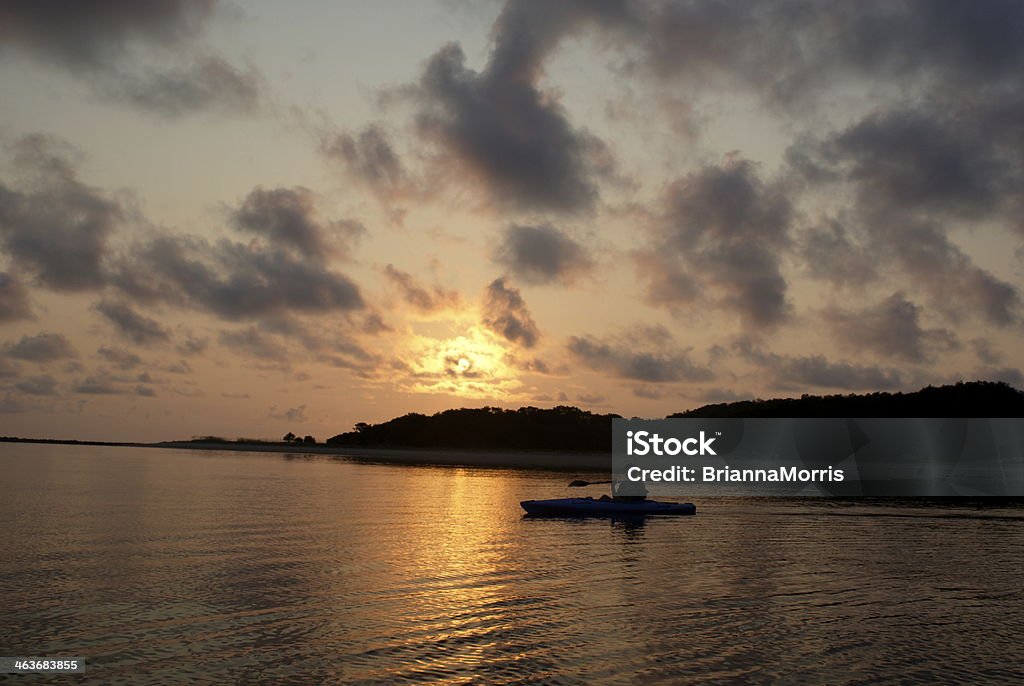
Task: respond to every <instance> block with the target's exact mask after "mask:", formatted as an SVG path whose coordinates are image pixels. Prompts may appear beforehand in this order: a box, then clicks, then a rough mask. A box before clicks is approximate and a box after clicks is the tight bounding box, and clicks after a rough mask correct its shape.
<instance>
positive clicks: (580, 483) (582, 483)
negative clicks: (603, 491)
mask: <svg viewBox="0 0 1024 686" xmlns="http://www.w3.org/2000/svg"><path fill="white" fill-rule="evenodd" d="M610 483H611V481H584V480H583V479H576V480H575V481H573V482H572V483H571V484H569V488H579V487H580V486H593V485H594V484H610Z"/></svg>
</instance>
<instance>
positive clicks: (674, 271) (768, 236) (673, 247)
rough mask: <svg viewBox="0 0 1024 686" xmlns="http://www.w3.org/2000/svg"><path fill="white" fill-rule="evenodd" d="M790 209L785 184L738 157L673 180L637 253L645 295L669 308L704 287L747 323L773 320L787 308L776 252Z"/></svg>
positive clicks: (785, 237)
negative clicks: (770, 179)
mask: <svg viewBox="0 0 1024 686" xmlns="http://www.w3.org/2000/svg"><path fill="white" fill-rule="evenodd" d="M792 215H793V208H792V205H791V203H790V200H789V198H788V196H787V195H786V193H785V192H784V189H783V188H782V187H781V186H780V185H779V184H769V183H765V182H764V181H762V180H761V179H760V178H759V177H758V175H757V172H756V168H755V166H754V164H753V163H752V162H750V161H748V160H744V159H742V158H739V157H735V156H731V157H730V158H729V159H727V160H726V162H725V163H724V164H722V165H713V166H708V167H704V168H703V169H701V170H700V171H698V172H695V173H693V174H690V175H688V176H686V177H683V178H681V179H678V180H676V181H675V182H673V183H672V184H671V185H670V186H669V188H668V191H667V193H666V195H665V197H664V198H663V210H662V217H661V218H660V220H659V224H660V226H659V228H658V230H657V231H656V232H655V236H654V238H653V241H652V243H653V245H652V246H651V247H650V248H649V249H648V250H646V251H644V252H643V253H642V254H641V256H640V263H641V264H642V265H643V266H644V267H645V269H646V273H645V277H646V279H647V280H648V283H649V286H648V292H647V295H648V299H649V300H650V302H651V303H652V304H655V305H662V306H673V305H677V304H680V303H681V302H689V301H690V300H691V299H693V298H695V297H697V295H698V294H700V293H703V292H704V291H705V289H706V288H707V289H710V290H711V291H712V292H713V293H714V294H715V295H717V297H718V299H719V302H720V303H721V304H722V305H723V306H724V307H727V308H729V309H731V310H733V311H734V312H736V313H737V314H738V315H739V316H740V318H741V320H742V321H743V323H744V324H745V325H746V326H747V327H749V328H754V329H764V328H770V327H774V326H777V325H778V324H780V323H782V322H783V321H785V320H786V319H787V317H788V316H789V313H790V309H791V306H790V303H789V301H788V299H787V283H786V279H785V277H784V276H783V274H782V264H781V259H782V258H781V253H782V251H783V250H784V249H786V248H787V247H788V245H789V230H790V223H791V221H792ZM663 298H669V300H667V301H666V300H664V299H663Z"/></svg>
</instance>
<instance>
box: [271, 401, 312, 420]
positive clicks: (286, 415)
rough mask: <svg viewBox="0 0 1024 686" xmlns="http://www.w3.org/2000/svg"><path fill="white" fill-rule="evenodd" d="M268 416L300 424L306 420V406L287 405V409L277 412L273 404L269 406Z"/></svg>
mask: <svg viewBox="0 0 1024 686" xmlns="http://www.w3.org/2000/svg"><path fill="white" fill-rule="evenodd" d="M269 416H270V417H271V418H273V419H280V420H283V421H287V422H296V423H298V424H301V423H303V422H305V421H306V406H305V405H299V406H298V407H289V408H288V409H287V410H284V411H281V412H279V411H278V410H277V407H276V406H275V407H272V408H270V415H269Z"/></svg>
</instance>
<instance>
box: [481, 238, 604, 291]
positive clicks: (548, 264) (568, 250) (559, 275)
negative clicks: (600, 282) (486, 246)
mask: <svg viewBox="0 0 1024 686" xmlns="http://www.w3.org/2000/svg"><path fill="white" fill-rule="evenodd" d="M494 260H495V261H496V262H497V263H499V264H501V265H503V266H505V267H506V268H508V269H509V271H510V272H511V273H512V274H514V275H515V276H517V277H519V278H521V279H523V280H524V281H527V282H528V283H536V284H546V283H552V282H556V281H558V282H562V283H570V282H571V281H572V280H573V279H574V278H576V277H577V276H579V275H580V274H582V273H584V272H586V271H588V270H590V269H591V267H592V266H593V260H592V259H591V258H590V256H589V255H588V254H587V251H586V250H585V249H584V248H583V246H582V245H580V244H579V243H577V242H576V241H574V240H573V239H571V238H569V237H568V236H566V235H565V234H564V233H562V232H561V231H559V230H558V229H557V228H555V227H553V226H551V225H547V224H545V225H541V226H519V225H516V224H513V225H512V226H509V227H508V228H506V229H505V231H504V233H503V235H502V241H501V243H500V244H499V245H498V246H497V248H496V249H495V251H494Z"/></svg>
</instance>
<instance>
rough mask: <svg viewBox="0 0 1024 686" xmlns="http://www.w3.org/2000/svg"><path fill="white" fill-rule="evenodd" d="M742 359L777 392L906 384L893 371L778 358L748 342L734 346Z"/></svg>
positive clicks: (819, 359)
mask: <svg viewBox="0 0 1024 686" xmlns="http://www.w3.org/2000/svg"><path fill="white" fill-rule="evenodd" d="M733 348H734V350H736V351H737V352H739V353H740V354H741V355H742V356H743V357H744V358H745V359H747V360H748V361H750V362H752V363H754V364H755V365H757V366H758V367H759V368H760V369H761V370H762V371H764V372H766V373H768V374H770V375H771V377H772V380H773V382H774V384H775V386H776V387H777V388H783V389H792V390H796V389H800V388H806V387H808V386H813V387H818V388H836V389H841V390H848V391H860V390H875V391H884V390H892V389H898V388H902V387H903V385H904V383H905V380H904V378H903V375H902V374H901V372H900V371H899V370H897V369H894V368H891V367H890V368H883V367H879V366H875V365H862V364H854V363H850V362H833V361H831V360H829V359H828V358H826V357H825V356H824V355H820V354H815V355H779V354H776V353H772V352H767V351H765V350H762V349H761V348H760V347H759V346H757V345H756V344H755V343H753V342H752V341H750V340H748V339H740V340H738V341H737V342H736V343H735V344H734V345H733Z"/></svg>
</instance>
